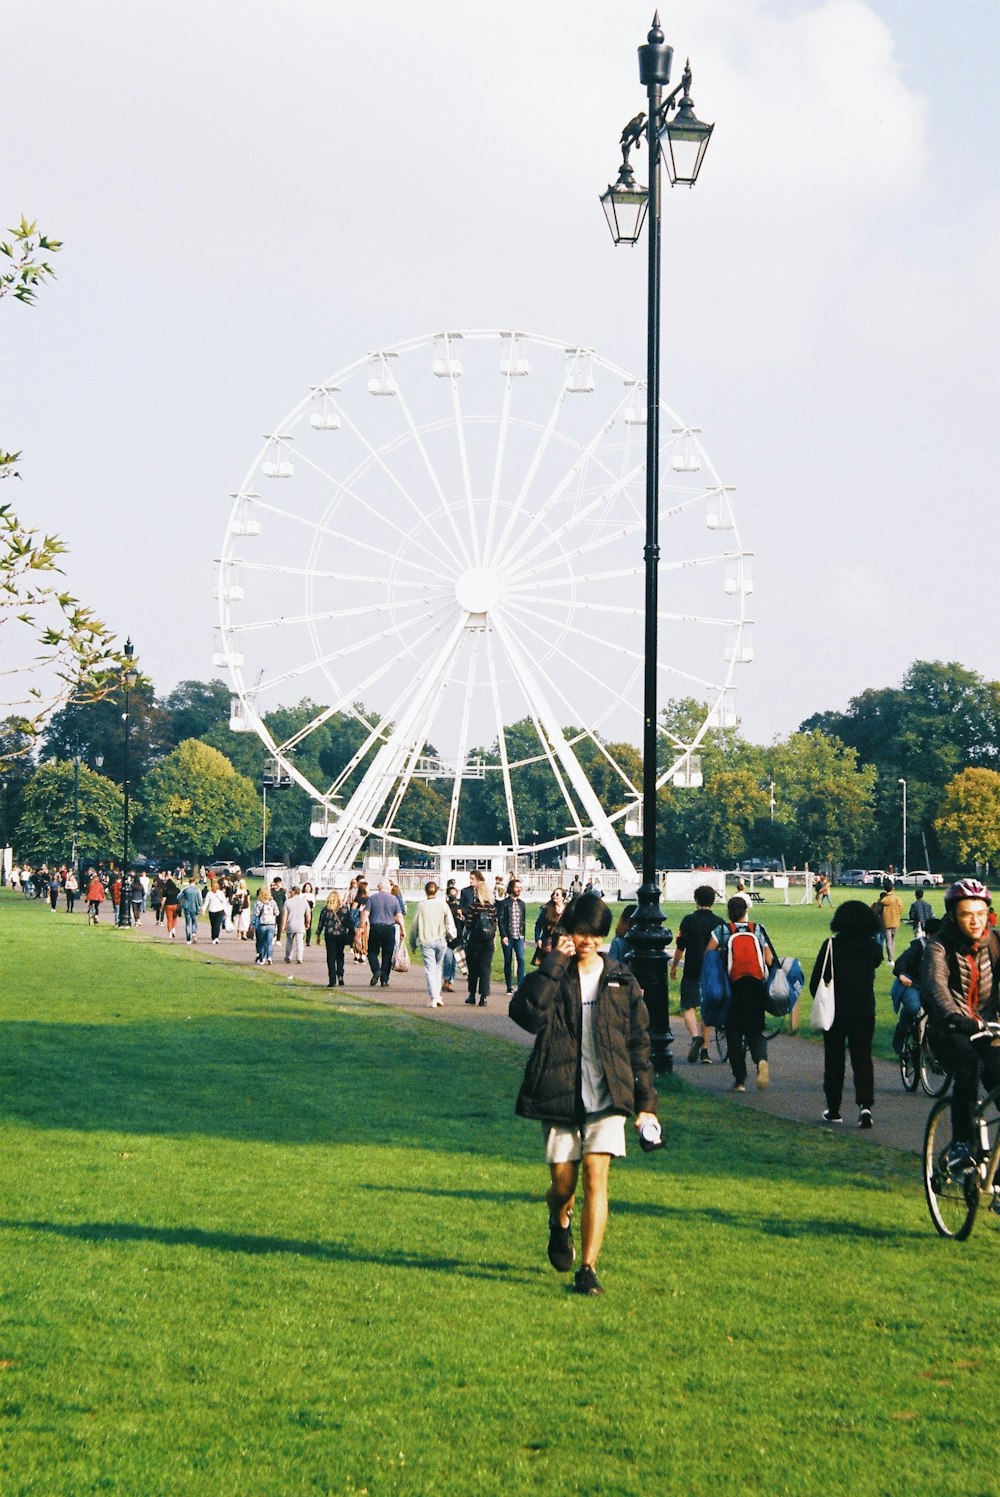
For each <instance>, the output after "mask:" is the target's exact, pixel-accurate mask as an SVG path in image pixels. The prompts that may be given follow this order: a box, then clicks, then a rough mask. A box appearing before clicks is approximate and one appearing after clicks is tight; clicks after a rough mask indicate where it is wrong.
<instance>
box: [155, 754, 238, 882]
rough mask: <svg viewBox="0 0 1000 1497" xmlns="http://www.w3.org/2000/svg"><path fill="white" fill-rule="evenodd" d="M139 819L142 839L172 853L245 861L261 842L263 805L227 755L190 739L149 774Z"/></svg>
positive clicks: (173, 854)
mask: <svg viewBox="0 0 1000 1497" xmlns="http://www.w3.org/2000/svg"><path fill="white" fill-rule="evenodd" d="M136 819H137V830H138V833H139V836H140V839H142V838H145V839H146V840H147V841H148V842H150V843H151V844H152V845H154V846H155V847H156V848H157V850H159V851H160V852H163V853H165V854H167V855H170V856H183V857H187V858H190V859H191V860H192V861H193V862H200V861H202V860H203V859H211V858H217V857H233V858H238V859H240V860H243V861H245V860H246V857H247V854H250V853H252V852H253V851H254V850H255V849H256V847H257V846H258V845H259V837H260V819H261V803H260V798H259V796H258V794H257V790H256V788H255V786H254V784H253V782H252V781H251V780H248V779H247V778H246V776H245V775H241V774H237V772H236V770H235V769H234V768H233V766H232V764H230V762H229V760H228V759H227V758H226V757H225V755H223V754H220V753H219V751H218V749H214V748H210V747H209V745H208V744H207V743H200V742H199V741H198V740H197V739H196V738H189V739H187V740H185V742H183V743H179V744H178V745H177V747H176V748H175V749H174V751H173V753H171V754H168V755H167V757H166V758H165V759H162V760H161V761H160V763H159V764H157V765H156V766H155V768H153V769H152V770H150V772H149V774H148V775H147V776H146V778H145V780H144V781H143V785H142V790H141V797H140V807H139V812H138V815H137V818H136Z"/></svg>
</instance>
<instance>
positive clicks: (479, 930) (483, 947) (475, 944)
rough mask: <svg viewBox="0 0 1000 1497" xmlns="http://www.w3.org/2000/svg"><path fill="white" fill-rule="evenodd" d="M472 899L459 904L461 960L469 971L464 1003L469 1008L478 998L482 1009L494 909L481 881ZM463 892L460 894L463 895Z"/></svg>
mask: <svg viewBox="0 0 1000 1497" xmlns="http://www.w3.org/2000/svg"><path fill="white" fill-rule="evenodd" d="M475 891H476V893H475V898H474V899H473V901H472V902H471V903H465V902H464V901H463V904H462V911H463V914H464V916H465V960H466V962H467V963H468V968H469V996H468V998H466V1000H465V1001H466V1003H467V1004H469V1006H470V1007H471V1006H472V1005H473V1004H474V1003H475V1001H476V994H477V993H478V994H479V1007H480V1008H485V1007H486V1005H487V1003H488V1002H489V997H490V972H491V970H492V967H493V950H494V946H495V943H496V934H497V907H496V905H495V904H494V903H493V901H492V900H491V899H490V891H489V886H488V884H487V882H486V880H485V879H484V878H482V877H480V878H478V879H477V880H476V882H475ZM463 892H464V891H463Z"/></svg>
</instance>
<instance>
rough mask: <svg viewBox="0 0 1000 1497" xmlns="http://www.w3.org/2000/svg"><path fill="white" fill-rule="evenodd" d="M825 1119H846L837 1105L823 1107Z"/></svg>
mask: <svg viewBox="0 0 1000 1497" xmlns="http://www.w3.org/2000/svg"><path fill="white" fill-rule="evenodd" d="M823 1121H824V1123H842V1122H843V1121H844V1119H843V1118H842V1117H841V1115H840V1113H839V1112H838V1111H837V1109H836V1108H835V1107H825V1108H824V1109H823Z"/></svg>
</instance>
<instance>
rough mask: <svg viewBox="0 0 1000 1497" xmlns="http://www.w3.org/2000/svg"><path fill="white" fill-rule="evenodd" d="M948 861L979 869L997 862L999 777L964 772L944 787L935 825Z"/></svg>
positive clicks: (986, 771) (999, 857)
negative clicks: (972, 865) (971, 864)
mask: <svg viewBox="0 0 1000 1497" xmlns="http://www.w3.org/2000/svg"><path fill="white" fill-rule="evenodd" d="M934 829H935V831H936V832H937V834H938V836H939V837H940V839H941V846H942V848H943V849H944V851H945V855H946V856H947V857H948V858H949V860H950V861H952V862H954V863H956V864H959V865H961V864H965V865H968V864H970V863H973V864H976V865H977V866H982V865H983V864H990V863H992V864H996V863H998V862H1000V774H998V773H997V771H996V770H993V769H963V770H962V772H961V773H960V774H957V775H955V777H954V779H952V780H949V782H948V784H947V785H946V786H945V791H944V799H943V801H942V804H941V810H940V813H939V814H938V816H937V817H936V819H935V822H934Z"/></svg>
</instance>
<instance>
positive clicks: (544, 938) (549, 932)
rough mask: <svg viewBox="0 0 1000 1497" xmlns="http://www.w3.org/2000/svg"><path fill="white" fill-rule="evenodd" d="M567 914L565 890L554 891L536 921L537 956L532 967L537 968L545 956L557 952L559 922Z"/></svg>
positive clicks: (532, 959) (534, 957)
mask: <svg viewBox="0 0 1000 1497" xmlns="http://www.w3.org/2000/svg"><path fill="white" fill-rule="evenodd" d="M565 913H566V893H565V890H563V889H553V890H552V893H551V894H550V895H549V900H548V903H547V904H543V905H542V908H541V909H540V910H539V912H538V919H537V920H536V921H535V954H534V956H533V957H532V958H531V963H532V966H534V967H537V966H538V963H539V962H540V961H541V959H542V957H543V956H548V954H549V952H550V951H555V949H556V941H557V940H558V938H559V922H560V921H561V920H562V917H563V915H564V914H565Z"/></svg>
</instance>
